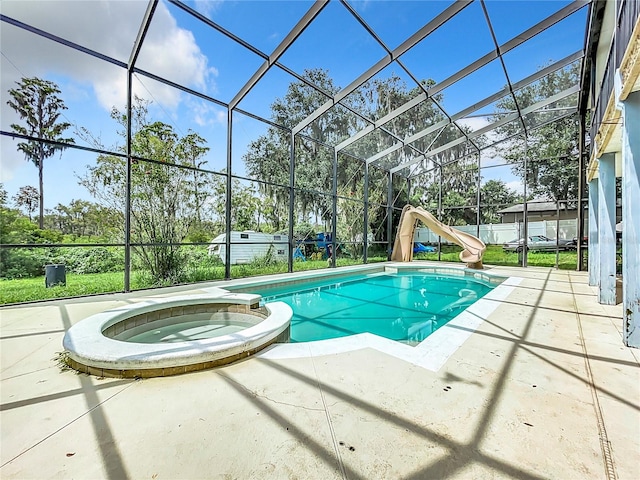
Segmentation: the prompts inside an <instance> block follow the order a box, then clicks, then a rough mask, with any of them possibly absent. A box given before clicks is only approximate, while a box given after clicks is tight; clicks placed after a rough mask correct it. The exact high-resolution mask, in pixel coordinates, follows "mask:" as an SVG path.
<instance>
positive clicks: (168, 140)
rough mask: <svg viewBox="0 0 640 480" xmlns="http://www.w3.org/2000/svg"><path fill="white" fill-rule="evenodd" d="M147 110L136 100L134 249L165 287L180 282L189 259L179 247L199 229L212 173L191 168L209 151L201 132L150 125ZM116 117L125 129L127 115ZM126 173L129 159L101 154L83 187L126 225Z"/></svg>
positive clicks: (132, 227)
mask: <svg viewBox="0 0 640 480" xmlns="http://www.w3.org/2000/svg"><path fill="white" fill-rule="evenodd" d="M148 105H149V102H147V101H144V100H141V99H139V98H136V99H135V105H134V109H133V115H134V119H132V120H134V121H133V125H134V127H135V131H133V132H132V143H131V148H132V153H133V155H134V156H136V157H139V158H140V160H132V165H131V169H132V184H131V212H130V214H131V231H130V235H131V241H132V243H133V244H134V245H133V246H132V250H133V252H134V253H135V254H136V257H137V258H138V259H139V260H140V262H141V264H142V266H143V267H144V268H145V269H146V270H148V271H149V272H150V273H151V275H152V276H153V278H154V279H155V281H156V282H158V283H159V284H163V283H166V282H177V281H180V279H181V275H182V272H183V265H184V261H183V260H184V259H183V257H182V255H181V253H180V245H179V243H180V242H182V241H183V240H184V239H185V238H186V237H187V235H188V234H189V231H190V228H191V227H192V226H194V225H196V224H197V215H198V211H199V209H200V208H201V206H202V205H204V203H205V200H206V199H207V197H208V196H209V190H208V189H207V188H205V186H206V184H207V181H206V180H207V179H208V178H209V177H208V174H206V173H204V172H198V171H197V170H195V171H194V170H193V169H192V168H193V167H200V166H201V164H202V157H203V156H204V155H205V154H206V152H207V151H208V150H209V148H208V147H206V146H204V144H205V142H206V141H205V140H204V139H203V138H202V137H200V136H199V135H198V134H197V133H194V132H191V131H190V132H189V133H188V134H187V135H185V136H183V137H180V136H179V135H178V134H177V133H175V132H174V130H173V127H172V126H171V125H167V124H165V123H162V122H149V121H148V119H147V117H148ZM111 116H112V118H113V119H115V120H116V121H118V122H119V123H120V124H121V125H122V126H123V127H124V126H126V124H127V117H126V114H123V113H122V112H120V111H118V110H117V109H115V108H114V109H113V110H112V114H111ZM122 133H123V134H124V132H122ZM123 150H124V149H123ZM181 167H189V168H181ZM126 174H127V162H126V159H123V158H121V157H116V156H113V155H100V156H99V157H98V159H97V160H96V165H95V166H89V167H88V169H87V173H86V174H85V175H84V176H83V177H81V178H80V184H81V185H83V186H85V187H86V188H87V189H88V190H89V192H90V193H91V194H92V195H93V196H94V197H95V198H96V199H98V201H99V202H100V203H101V204H102V205H103V206H104V207H106V208H108V209H109V210H110V211H118V212H120V214H121V217H122V220H123V217H124V212H125V208H126V205H125V202H124V192H125V190H126ZM194 175H195V177H196V178H195V180H194ZM196 186H198V187H197V188H198V190H197V192H196ZM121 225H124V221H121ZM123 234H124V232H123Z"/></svg>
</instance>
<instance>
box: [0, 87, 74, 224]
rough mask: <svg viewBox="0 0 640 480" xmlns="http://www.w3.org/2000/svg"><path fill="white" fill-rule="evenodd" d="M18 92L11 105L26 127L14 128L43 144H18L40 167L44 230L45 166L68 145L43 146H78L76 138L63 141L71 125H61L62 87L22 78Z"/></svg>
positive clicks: (19, 148) (14, 126) (35, 142)
mask: <svg viewBox="0 0 640 480" xmlns="http://www.w3.org/2000/svg"><path fill="white" fill-rule="evenodd" d="M16 84H17V85H18V88H12V89H10V90H9V95H10V96H11V100H9V101H8V102H7V105H9V106H10V107H11V108H13V109H14V110H15V111H16V112H17V113H18V115H19V116H20V119H21V120H23V121H24V122H25V125H18V124H12V125H11V128H12V129H13V131H14V132H16V133H19V134H21V135H27V136H30V137H36V138H38V139H39V140H27V141H25V142H20V143H18V150H20V151H22V152H23V153H24V155H25V157H26V158H27V160H30V161H32V162H33V163H34V165H35V166H36V167H38V191H39V204H40V212H39V217H38V219H39V220H38V225H39V227H40V228H41V229H42V228H44V224H43V222H44V187H43V181H42V176H43V164H44V160H45V159H46V158H49V157H51V156H52V155H53V154H55V153H56V152H57V151H62V150H64V149H65V148H66V147H65V146H64V145H58V144H52V143H46V142H42V141H41V140H50V141H54V142H59V143H74V140H73V138H63V137H62V134H63V132H64V131H65V130H66V129H67V128H69V127H70V126H71V124H70V123H68V122H59V121H58V119H59V118H60V115H61V113H62V110H66V109H67V107H66V106H65V104H64V102H63V101H62V99H61V98H60V97H58V94H59V93H60V89H59V88H58V86H57V85H56V84H55V83H53V82H50V81H48V80H42V79H40V78H36V77H33V78H22V80H21V81H20V82H16Z"/></svg>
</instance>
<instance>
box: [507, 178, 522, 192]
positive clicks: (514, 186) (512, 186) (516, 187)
mask: <svg viewBox="0 0 640 480" xmlns="http://www.w3.org/2000/svg"><path fill="white" fill-rule="evenodd" d="M507 188H508V189H509V190H513V191H514V192H516V193H517V194H518V195H523V194H524V186H523V184H522V180H513V181H511V182H507Z"/></svg>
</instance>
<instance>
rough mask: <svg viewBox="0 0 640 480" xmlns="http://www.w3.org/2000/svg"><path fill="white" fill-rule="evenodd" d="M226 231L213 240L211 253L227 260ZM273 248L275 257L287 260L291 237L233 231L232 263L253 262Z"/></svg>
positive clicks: (210, 246) (210, 247) (272, 252)
mask: <svg viewBox="0 0 640 480" xmlns="http://www.w3.org/2000/svg"><path fill="white" fill-rule="evenodd" d="M226 237H227V235H226V233H222V234H220V235H218V236H217V237H216V238H214V239H213V240H211V244H210V245H209V255H216V256H218V257H220V259H221V260H222V261H223V262H224V261H226V258H227V256H226V250H225V241H226ZM270 250H271V254H272V255H273V258H274V259H276V260H278V261H281V262H285V261H287V258H288V256H287V254H288V252H289V237H288V236H287V235H273V234H269V233H260V232H253V231H244V232H231V257H230V262H229V263H230V264H231V265H240V264H246V263H251V262H252V261H253V260H255V259H256V258H260V257H264V256H265V255H267V253H269V251H270Z"/></svg>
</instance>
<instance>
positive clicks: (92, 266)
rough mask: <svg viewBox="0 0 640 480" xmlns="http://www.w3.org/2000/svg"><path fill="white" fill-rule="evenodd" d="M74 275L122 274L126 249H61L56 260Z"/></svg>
mask: <svg viewBox="0 0 640 480" xmlns="http://www.w3.org/2000/svg"><path fill="white" fill-rule="evenodd" d="M56 260H57V261H58V263H64V264H65V265H66V267H67V270H68V271H69V272H72V273H78V274H86V273H107V272H120V271H123V269H124V249H123V248H117V247H87V248H83V247H76V248H61V249H60V252H59V254H58V256H57V258H56Z"/></svg>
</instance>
